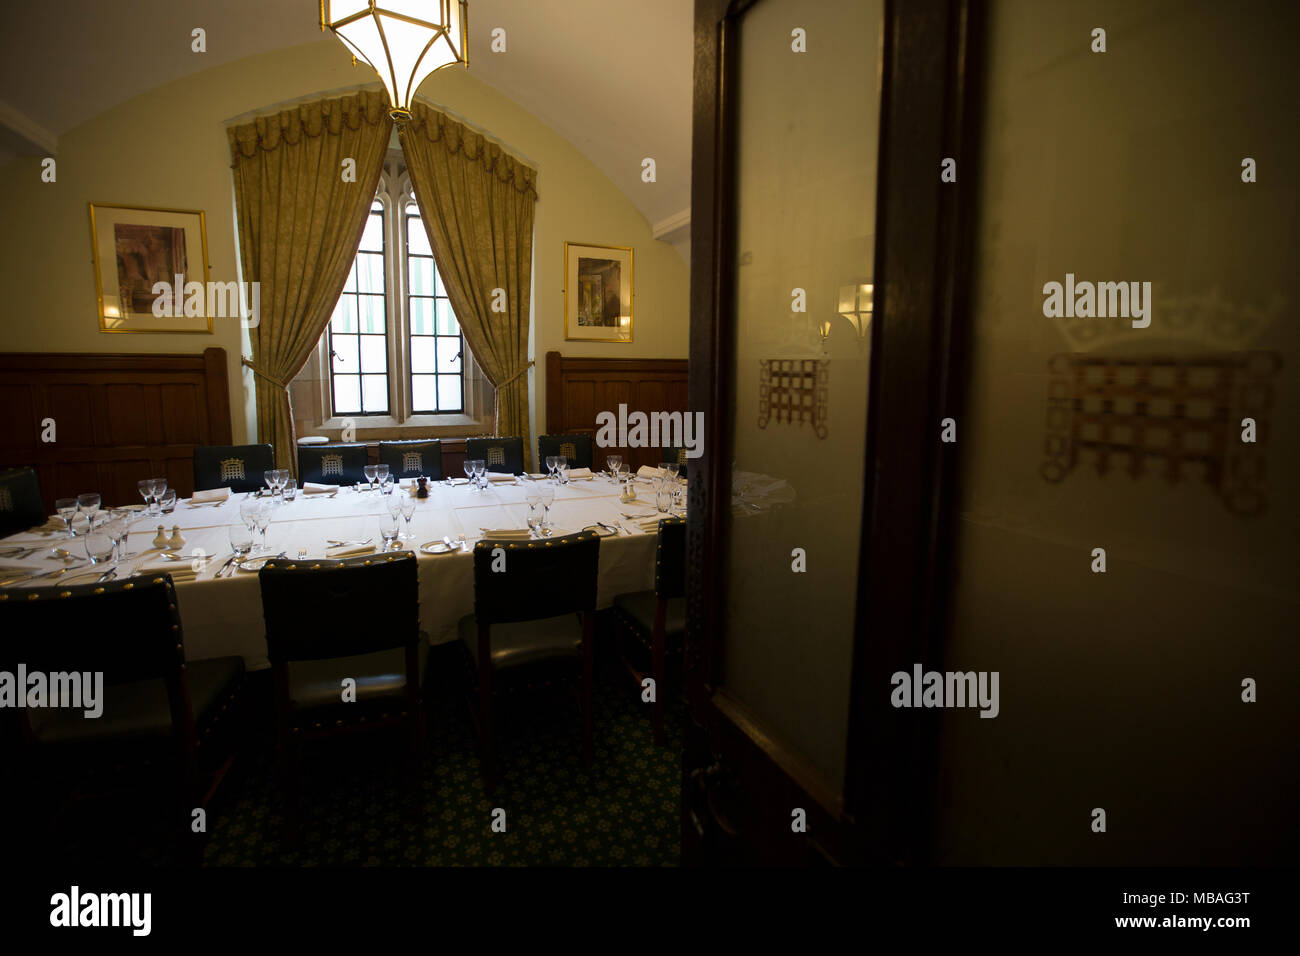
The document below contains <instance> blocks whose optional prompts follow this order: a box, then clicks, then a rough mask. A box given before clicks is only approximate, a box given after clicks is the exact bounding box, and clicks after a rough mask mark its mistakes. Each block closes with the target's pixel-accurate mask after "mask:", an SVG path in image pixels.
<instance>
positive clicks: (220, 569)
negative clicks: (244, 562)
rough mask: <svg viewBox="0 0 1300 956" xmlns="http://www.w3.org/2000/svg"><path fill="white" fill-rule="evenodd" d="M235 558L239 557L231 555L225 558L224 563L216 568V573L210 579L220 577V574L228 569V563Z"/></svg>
mask: <svg viewBox="0 0 1300 956" xmlns="http://www.w3.org/2000/svg"><path fill="white" fill-rule="evenodd" d="M237 557H239V555H237V554H232V555H231V556H230V557H228V558H226V563H225V564H223V565H222V566H221V567H219V568H217V573H216V574H214V575H212V577H213V578H219V577H221V574H222V572H223V571H225V570H226V568H228V567H230V562H231V561H233V560H235V558H237Z"/></svg>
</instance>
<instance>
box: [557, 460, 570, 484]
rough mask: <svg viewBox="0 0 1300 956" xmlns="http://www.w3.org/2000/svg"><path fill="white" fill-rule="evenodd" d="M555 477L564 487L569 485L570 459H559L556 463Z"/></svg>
mask: <svg viewBox="0 0 1300 956" xmlns="http://www.w3.org/2000/svg"><path fill="white" fill-rule="evenodd" d="M555 476H556V479H557V480H558V481H559V482H560V484H562V485H567V484H568V483H569V459H567V458H557V459H556V461H555Z"/></svg>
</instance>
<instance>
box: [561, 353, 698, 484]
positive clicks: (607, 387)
mask: <svg viewBox="0 0 1300 956" xmlns="http://www.w3.org/2000/svg"><path fill="white" fill-rule="evenodd" d="M687 368H688V362H687V360H686V359H621V358H589V357H575V356H567V357H566V356H564V355H562V354H561V353H559V352H547V353H546V430H547V432H548V433H549V434H552V435H558V434H585V435H592V436H593V437H594V436H595V434H596V416H597V415H598V414H599V413H600V412H606V411H607V412H613V413H614V414H615V415H617V414H618V408H619V405H626V406H627V411H628V414H629V415H630V414H631V413H632V412H637V411H640V412H645V413H646V414H647V415H648V414H650V413H651V412H680V413H681V414H682V415H683V416H685V414H686V413H687V392H688V389H687ZM611 454H618V455H622V456H623V461H624V462H625V463H626V464H628V465H630V466H631V467H633V468H639V467H641V466H642V465H657V464H659V462H660V461H662V460H663V451H662V449H661V448H658V447H645V448H628V447H626V446H618V447H610V448H599V447H597V448H595V449H593V458H594V464H595V466H596V467H597V468H603V467H604V464H605V456H606V455H611Z"/></svg>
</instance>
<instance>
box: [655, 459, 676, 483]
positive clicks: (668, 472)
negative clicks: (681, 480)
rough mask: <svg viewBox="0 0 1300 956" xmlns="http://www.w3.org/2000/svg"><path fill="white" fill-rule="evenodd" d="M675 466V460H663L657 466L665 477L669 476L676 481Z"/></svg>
mask: <svg viewBox="0 0 1300 956" xmlns="http://www.w3.org/2000/svg"><path fill="white" fill-rule="evenodd" d="M677 467H678V465H677V462H675V461H665V462H663V463H662V464H661V465H660V466H659V471H660V472H661V473H662V474H663V475H664V477H665V478H670V479H672V480H673V481H676V480H677Z"/></svg>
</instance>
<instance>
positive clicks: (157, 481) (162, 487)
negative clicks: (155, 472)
mask: <svg viewBox="0 0 1300 956" xmlns="http://www.w3.org/2000/svg"><path fill="white" fill-rule="evenodd" d="M149 480H150V481H152V482H153V498H154V503H155V504H157V503H158V499H159V498H161V497H162V496H163V495H165V494H166V493H167V479H166V478H151V479H149ZM153 513H154V514H158V513H159V512H157V511H155V512H153Z"/></svg>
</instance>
